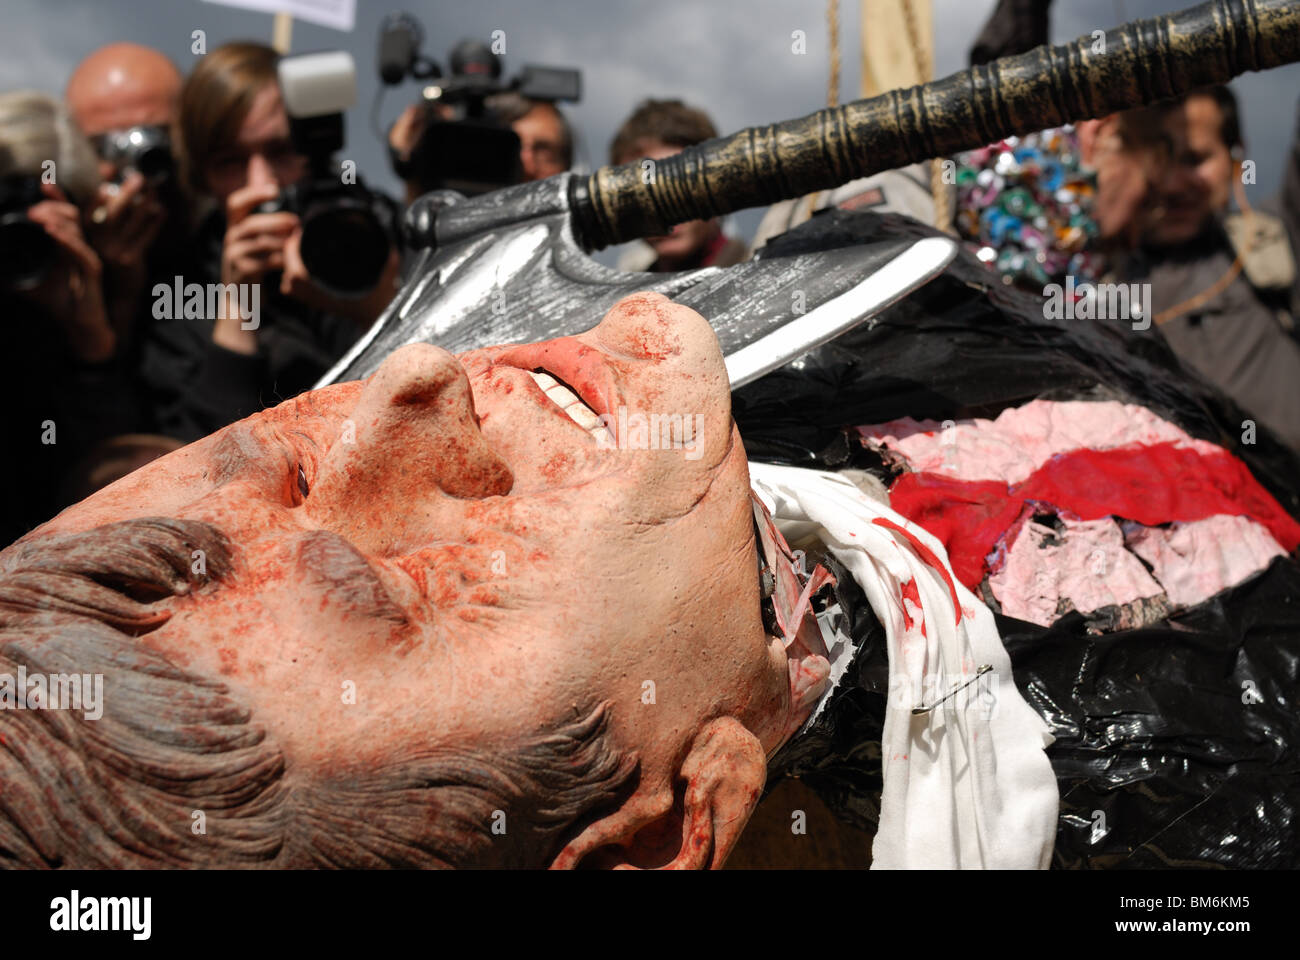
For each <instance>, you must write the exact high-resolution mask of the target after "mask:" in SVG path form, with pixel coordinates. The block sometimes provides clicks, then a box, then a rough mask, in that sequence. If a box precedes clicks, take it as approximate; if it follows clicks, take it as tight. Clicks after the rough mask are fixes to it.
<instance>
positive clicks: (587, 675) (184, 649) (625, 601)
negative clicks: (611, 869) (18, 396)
mask: <svg viewBox="0 0 1300 960" xmlns="http://www.w3.org/2000/svg"><path fill="white" fill-rule="evenodd" d="M539 367H540V368H545V369H546V370H547V371H549V372H551V373H552V374H554V375H555V376H556V377H558V378H559V379H561V380H563V381H564V382H565V383H567V384H569V385H570V386H572V387H573V388H574V389H575V390H576V392H577V393H578V394H579V395H580V396H581V397H582V398H583V400H584V401H585V402H586V403H587V404H588V405H589V406H590V407H591V408H592V409H593V410H594V411H595V412H596V413H597V414H601V413H606V412H614V411H616V410H617V407H618V406H619V405H620V404H622V405H625V406H626V407H627V408H628V410H629V411H645V412H647V413H648V412H663V413H677V412H680V413H683V414H686V413H692V414H695V413H698V414H701V415H702V416H703V421H702V424H703V431H702V432H703V436H702V439H701V445H700V447H699V449H700V451H702V452H701V455H700V456H699V457H698V459H687V458H686V457H684V456H683V451H682V450H681V449H660V450H644V449H621V448H616V449H609V448H608V445H605V446H604V447H602V446H601V445H599V444H598V443H597V441H596V440H595V439H594V438H593V437H592V436H591V435H590V434H588V433H587V432H585V431H584V430H583V429H582V428H580V427H579V426H578V425H577V424H575V423H574V422H573V421H571V420H570V419H569V418H568V417H566V416H565V415H564V414H563V413H562V412H561V411H560V409H559V408H558V407H557V406H555V405H554V404H553V403H552V402H551V401H550V400H548V399H547V398H546V396H545V395H544V394H542V393H541V391H540V390H539V389H538V387H537V386H536V384H535V383H534V382H533V380H532V378H530V377H529V375H528V373H527V371H528V370H532V369H535V368H539ZM615 427H616V428H617V424H616V423H615ZM353 435H354V437H353ZM300 466H301V478H300V476H299V467H300ZM302 486H305V487H306V489H307V494H306V495H305V496H304V495H303V494H302V491H301V487H302ZM146 516H171V517H182V518H193V519H199V520H203V521H207V522H209V523H212V524H214V525H216V526H217V527H218V528H219V529H220V530H222V531H223V532H224V533H225V534H226V536H227V537H228V538H229V539H230V540H231V541H232V543H233V545H234V563H235V571H236V573H235V576H234V578H233V579H230V580H228V581H227V582H226V583H224V584H223V585H221V586H220V587H218V588H217V589H216V590H213V591H198V592H196V593H195V594H193V595H190V596H183V597H175V598H171V599H168V600H166V601H161V602H163V603H165V604H167V605H168V606H169V607H170V609H171V611H172V613H173V616H172V617H171V619H170V620H169V621H168V622H167V623H166V624H165V625H164V626H162V627H161V628H159V629H157V630H155V631H153V632H151V633H149V634H146V635H145V636H144V637H142V638H141V642H143V643H146V644H149V645H150V646H153V647H155V648H156V649H158V650H160V651H161V652H163V653H164V654H165V655H166V656H168V657H169V658H171V659H173V660H174V661H176V662H177V663H179V664H181V665H183V666H186V667H188V668H190V669H193V670H197V671H200V672H203V673H208V674H211V675H216V676H221V677H222V678H223V679H224V680H225V681H226V682H227V683H228V684H229V685H230V686H231V687H232V689H233V690H234V691H235V692H237V693H239V694H242V696H243V697H244V698H246V701H247V702H248V703H249V704H250V706H251V707H252V709H253V711H254V717H255V718H256V719H258V720H259V721H260V722H261V723H263V724H265V725H266V726H267V727H268V729H269V730H270V731H271V732H272V734H273V735H274V736H276V737H278V738H279V739H280V741H281V742H282V743H283V747H284V751H285V755H286V759H287V762H288V764H289V765H291V766H292V765H301V767H302V768H304V769H306V770H318V771H319V770H325V769H326V768H329V769H331V770H334V771H338V770H345V769H347V768H348V767H350V766H362V765H366V764H372V763H375V762H377V761H379V760H380V759H392V758H395V757H400V756H401V755H402V754H403V751H405V750H407V749H409V748H410V747H411V746H413V745H416V744H428V743H430V742H432V741H444V740H446V741H450V742H459V743H471V742H477V741H485V742H490V741H492V740H493V739H496V738H498V737H502V736H505V737H509V736H512V735H522V734H525V733H534V732H536V731H540V730H543V729H547V728H550V727H552V726H553V725H554V724H556V723H557V722H562V721H568V720H572V719H574V718H576V717H579V716H582V715H584V713H585V712H586V711H588V710H589V709H590V706H591V704H593V703H594V702H597V701H600V700H605V699H607V700H609V701H611V702H612V721H611V730H612V732H613V736H614V738H615V741H616V743H617V745H618V746H619V747H621V748H622V749H624V750H634V751H636V752H637V753H638V755H639V757H640V762H641V774H640V779H639V785H638V787H637V789H636V791H635V793H634V794H633V795H632V796H631V797H630V798H629V799H628V800H627V802H625V803H624V804H623V805H622V806H621V807H620V808H619V809H618V810H617V811H615V812H613V813H612V814H610V815H608V816H605V817H604V818H603V819H599V820H597V821H596V822H594V823H592V824H591V825H589V826H588V827H586V828H585V829H584V830H582V831H581V832H580V833H579V835H577V836H575V837H573V838H571V839H570V842H569V843H568V845H567V846H566V847H565V848H564V850H563V851H562V852H561V853H560V855H559V857H558V858H557V860H556V862H555V865H556V866H574V865H576V864H577V863H578V862H579V861H580V860H585V861H586V863H587V864H594V865H604V866H617V865H622V864H630V865H637V866H661V865H666V864H669V863H671V864H672V865H674V866H708V865H717V864H719V863H720V862H721V861H722V859H724V858H725V856H726V853H727V852H728V851H729V849H730V847H731V845H732V844H733V843H734V841H735V839H736V837H737V836H738V835H739V832H740V830H741V829H742V828H743V826H744V824H745V822H746V820H747V819H748V816H749V813H750V812H751V811H752V809H753V806H754V804H755V803H756V801H757V799H758V796H759V793H760V792H761V789H762V786H763V783H764V778H765V773H766V758H767V757H768V756H770V755H771V754H772V753H773V752H775V750H776V749H777V747H778V746H780V744H781V743H782V742H783V741H784V740H785V739H786V738H788V736H789V735H790V734H791V733H792V732H793V731H794V730H795V729H796V728H797V726H798V724H799V723H801V722H802V720H803V719H804V714H805V712H806V710H807V708H806V707H799V706H798V704H800V703H801V702H802V703H807V702H808V701H809V699H810V697H809V694H810V692H811V693H815V692H816V691H815V690H812V689H811V688H814V687H815V688H817V689H818V690H819V689H820V688H821V686H822V685H824V683H825V677H826V672H827V671H826V664H825V661H824V660H822V659H821V658H820V657H811V656H808V655H804V658H803V660H801V661H798V660H792V659H790V658H789V657H788V656H787V653H786V651H785V649H784V648H783V645H782V643H781V641H780V640H778V639H777V638H775V637H772V636H770V635H768V634H767V633H766V632H765V631H764V629H763V626H762V620H761V614H760V609H759V597H758V589H757V573H756V554H755V546H754V536H753V523H752V518H751V512H750V502H749V495H748V472H747V467H746V460H745V453H744V449H743V447H742V446H741V442H740V438H739V434H738V433H737V431H736V428H735V426H734V424H733V423H732V421H731V415H730V390H729V386H728V382H727V377H726V372H725V369H724V367H723V362H722V357H721V354H720V351H719V348H718V344H717V340H716V338H715V337H714V335H713V331H712V329H711V328H710V327H709V325H708V323H707V322H706V321H705V320H704V319H703V318H702V317H700V316H699V315H698V314H696V313H695V312H694V311H692V310H690V309H689V308H686V307H682V306H677V305H674V304H672V303H671V302H669V301H668V300H667V299H666V298H664V297H662V296H660V295H659V294H650V293H645V294H637V295H634V296H631V297H628V298H626V299H624V300H623V301H621V302H620V303H619V304H618V305H616V306H615V307H614V309H613V310H611V312H610V313H609V314H608V315H607V316H606V317H605V319H604V320H603V321H602V322H601V323H600V324H599V325H598V326H597V327H596V328H594V329H593V330H591V331H589V332H587V333H585V334H582V335H580V336H577V337H571V338H565V339H561V340H556V341H551V342H548V343H542V344H532V345H524V346H512V347H493V348H488V349H485V350H478V351H474V352H472V353H469V354H465V355H463V356H461V357H460V358H457V357H454V356H452V355H451V354H449V353H447V352H446V351H444V350H441V349H439V348H436V347H432V346H428V345H422V344H416V345H410V346H406V347H403V348H402V349H400V350H398V351H396V352H395V353H394V354H392V355H391V356H390V357H389V358H388V360H387V361H385V363H384V364H383V366H382V367H381V368H380V369H379V371H378V372H376V374H375V375H374V376H373V377H372V378H370V379H369V380H367V381H364V382H356V383H344V384H337V385H334V386H330V387H327V388H324V389H321V390H316V391H313V392H311V393H308V394H304V395H302V396H300V397H298V398H296V399H294V400H291V401H288V402H286V403H283V404H281V405H280V406H278V407H276V408H274V409H272V410H268V411H265V412H263V413H261V414H258V415H255V416H253V417H250V418H248V419H247V420H244V421H241V422H239V423H236V424H233V425H231V426H229V427H227V428H225V429H223V430H221V431H219V432H218V433H216V434H213V435H212V436H210V437H208V438H206V439H204V440H201V441H199V442H197V443H194V444H191V445H190V446H188V447H185V448H183V449H181V450H178V451H176V452H175V453H172V454H170V455H168V456H166V457H164V458H162V459H160V460H158V461H155V462H154V463H152V464H149V465H148V466H146V467H144V468H143V469H141V470H139V471H137V472H136V473H134V474H131V475H130V476H128V477H126V478H124V479H123V480H121V481H119V482H117V483H115V484H114V485H112V486H111V487H108V488H106V489H105V490H103V491H101V492H99V493H97V494H96V495H94V496H92V497H91V498H89V499H88V500H85V501H83V502H82V503H80V504H78V505H76V506H74V507H71V508H69V509H68V510H66V511H64V512H63V513H62V514H60V515H59V516H58V517H56V518H55V519H54V520H53V521H51V522H50V523H48V524H46V525H45V526H43V527H41V528H39V529H38V530H37V531H35V532H34V533H32V534H30V535H29V538H30V537H38V536H42V535H44V534H47V533H52V532H66V531H73V530H84V529H87V528H90V527H93V526H96V525H98V524H102V523H107V522H111V521H116V520H123V519H128V518H132V517H146ZM647 681H652V682H653V684H654V696H653V701H654V702H653V703H647V702H645V701H647V700H650V699H651V697H650V696H649V695H648V693H647V691H648V689H649V688H648V686H647V685H646V682H647ZM345 682H351V683H353V684H355V690H356V704H355V705H347V704H344V703H342V700H343V697H342V696H341V693H342V691H343V689H344V687H343V685H344V683H345ZM675 797H676V804H675V803H674V799H675Z"/></svg>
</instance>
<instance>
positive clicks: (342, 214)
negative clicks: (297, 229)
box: [301, 201, 390, 296]
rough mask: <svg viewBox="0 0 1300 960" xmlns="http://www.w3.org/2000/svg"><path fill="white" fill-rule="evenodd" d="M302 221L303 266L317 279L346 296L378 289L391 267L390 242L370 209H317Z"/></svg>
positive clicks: (347, 206)
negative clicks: (389, 265) (376, 286)
mask: <svg viewBox="0 0 1300 960" xmlns="http://www.w3.org/2000/svg"><path fill="white" fill-rule="evenodd" d="M302 219H303V224H302V244H301V252H302V262H303V265H304V266H305V267H306V268H307V271H308V272H309V273H310V274H311V275H312V277H313V278H315V279H316V280H317V281H318V282H319V283H320V284H321V285H322V286H326V287H328V288H330V289H331V290H333V291H335V292H336V293H339V294H343V295H345V296H360V295H362V294H365V293H368V292H369V291H370V290H372V289H374V286H375V284H377V283H378V282H379V278H380V276H381V275H382V274H383V272H384V266H385V265H386V264H387V263H388V253H389V250H390V241H389V235H388V231H387V230H386V229H384V225H383V224H382V223H381V222H380V220H379V218H378V217H377V216H376V215H375V212H374V211H373V210H372V209H371V208H370V207H369V206H368V205H363V204H357V203H352V202H347V203H339V202H338V201H335V202H334V203H332V204H328V205H327V204H321V205H319V206H315V205H313V208H312V209H310V210H309V211H308V212H307V213H306V214H305V215H304V216H303V218H302Z"/></svg>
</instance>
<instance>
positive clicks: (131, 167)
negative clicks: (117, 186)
mask: <svg viewBox="0 0 1300 960" xmlns="http://www.w3.org/2000/svg"><path fill="white" fill-rule="evenodd" d="M90 142H91V144H92V145H93V146H94V148H95V152H96V153H97V154H99V156H100V157H101V158H102V159H103V160H105V161H106V162H108V163H111V164H112V165H113V166H114V168H116V170H117V175H116V178H115V179H116V182H117V183H121V182H122V181H123V180H125V179H126V177H127V175H128V174H130V173H131V172H132V171H137V172H139V174H140V175H141V176H142V177H144V178H145V180H147V181H149V182H150V183H154V184H157V183H160V182H162V181H163V180H167V179H168V178H170V177H171V176H172V174H173V173H174V172H175V170H176V161H175V158H174V157H173V155H172V142H171V134H170V133H169V132H168V130H167V128H166V127H162V126H137V127H126V128H124V129H122V130H110V131H108V132H107V133H101V134H98V135H96V136H94V137H91V138H90Z"/></svg>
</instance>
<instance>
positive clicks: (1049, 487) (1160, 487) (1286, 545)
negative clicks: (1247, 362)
mask: <svg viewBox="0 0 1300 960" xmlns="http://www.w3.org/2000/svg"><path fill="white" fill-rule="evenodd" d="M1026 501H1035V502H1039V503H1045V504H1049V505H1051V506H1053V507H1058V508H1060V509H1064V510H1069V511H1070V512H1071V513H1074V514H1076V515H1077V516H1079V517H1080V518H1081V519H1083V520H1096V519H1099V518H1101V517H1105V516H1117V517H1124V518H1125V519H1128V520H1136V521H1137V522H1138V523H1141V524H1143V525H1144V526H1148V527H1153V526H1157V525H1159V524H1162V523H1172V522H1174V521H1177V520H1182V521H1190V520H1202V519H1204V518H1206V517H1212V516H1216V515H1218V514H1228V515H1230V516H1245V517H1250V518H1251V519H1252V520H1256V521H1258V522H1259V523H1261V524H1262V525H1263V526H1265V527H1267V528H1268V531H1269V532H1270V533H1271V534H1272V535H1273V537H1274V539H1276V540H1277V542H1278V543H1279V544H1281V546H1282V549H1284V550H1286V551H1287V552H1291V551H1292V550H1294V549H1295V548H1296V546H1297V545H1298V544H1300V523H1297V522H1296V521H1295V519H1293V518H1292V517H1291V515H1290V514H1288V513H1287V512H1286V511H1285V510H1284V509H1283V508H1282V505H1281V504H1279V503H1278V502H1277V501H1276V500H1275V499H1274V498H1273V496H1272V495H1271V494H1270V493H1269V492H1268V491H1267V490H1265V489H1264V488H1263V487H1262V486H1260V485H1259V483H1258V482H1257V481H1256V480H1255V478H1254V477H1253V476H1251V474H1250V471H1249V470H1248V469H1247V468H1246V465H1245V464H1244V463H1242V462H1241V461H1240V460H1238V459H1237V458H1236V457H1234V456H1233V455H1232V454H1230V453H1228V452H1227V451H1221V452H1219V453H1215V454H1205V453H1200V452H1198V451H1196V450H1193V449H1189V448H1185V447H1178V446H1176V445H1175V444H1172V443H1160V444H1153V445H1151V446H1132V447H1122V448H1119V449H1115V450H1074V451H1071V452H1069V453H1062V454H1058V455H1056V456H1054V457H1052V458H1051V459H1050V460H1048V461H1047V462H1046V463H1044V464H1043V465H1042V466H1041V467H1039V468H1038V469H1037V470H1035V471H1034V472H1033V473H1032V474H1031V475H1030V476H1029V478H1028V479H1026V480H1025V481H1024V483H1020V484H1017V485H1015V486H1011V487H1008V486H1007V485H1006V484H1004V483H999V482H998V481H996V480H978V481H969V480H952V479H949V478H947V477H944V476H941V475H939V474H934V473H907V474H904V475H903V476H902V477H900V478H899V479H898V482H896V483H895V484H894V485H893V487H891V488H890V491H889V503H890V506H891V507H893V508H894V509H895V510H897V511H898V512H899V513H901V514H902V515H903V516H905V517H907V518H908V519H909V520H912V521H914V522H916V523H918V524H920V525H921V526H922V527H924V528H925V529H926V530H928V531H930V532H931V533H932V534H934V535H935V536H936V537H938V538H939V539H940V540H941V541H943V544H944V546H945V547H947V549H948V560H949V562H951V564H952V570H953V573H955V574H956V575H957V579H958V580H960V581H961V582H962V583H964V584H966V586H968V587H970V588H972V589H973V588H974V587H975V586H976V585H977V584H978V583H979V582H980V581H981V580H982V579H984V573H985V558H986V557H987V556H988V555H989V552H990V551H991V550H992V549H993V547H994V545H995V544H996V543H997V541H998V538H999V537H1001V536H1002V534H1003V533H1005V532H1006V530H1007V528H1009V527H1010V526H1011V524H1012V523H1013V522H1014V521H1015V519H1016V517H1018V516H1019V515H1020V511H1021V508H1022V505H1023V504H1024V503H1025V502H1026Z"/></svg>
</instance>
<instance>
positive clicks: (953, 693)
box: [912, 663, 993, 717]
mask: <svg viewBox="0 0 1300 960" xmlns="http://www.w3.org/2000/svg"><path fill="white" fill-rule="evenodd" d="M992 669H993V664H991V663H986V664H984V665H983V666H982V667H980V668H979V669H978V670H976V671H975V676H973V677H971V678H970V679H969V680H967V681H966V682H965V683H963V684H962V685H961V686H959V687H957V689H955V690H952V691H950V692H949V693H947V694H946V695H944V696H942V697H940V698H939V699H938V700H936V701H934V703H932V704H930V705H929V706H928V707H913V708H912V716H914V717H915V716H916V715H917V714H920V713H929V712H930V711H931V710H933V709H934V708H935V707H937V706H938V705H939V704H941V703H943V702H944V701H945V700H951V699H952V698H953V697H955V696H956V695H957V694H959V693H961V692H962V691H963V690H965V689H966V688H967V687H969V686H970V685H971V684H972V683H974V682H975V681H976V680H978V679H979V678H980V677H982V676H984V674H986V673H988V672H989V671H990V670H992Z"/></svg>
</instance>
